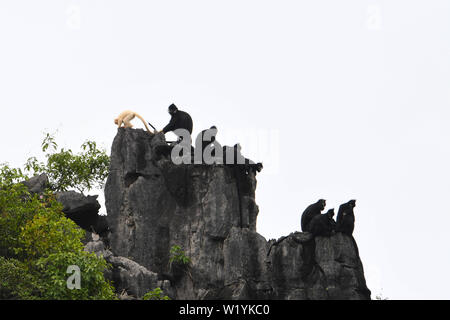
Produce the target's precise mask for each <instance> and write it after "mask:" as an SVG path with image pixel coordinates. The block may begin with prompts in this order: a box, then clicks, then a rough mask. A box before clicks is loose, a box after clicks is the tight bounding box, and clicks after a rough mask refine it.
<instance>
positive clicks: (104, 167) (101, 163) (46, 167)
mask: <svg viewBox="0 0 450 320" xmlns="http://www.w3.org/2000/svg"><path fill="white" fill-rule="evenodd" d="M41 148H42V152H43V153H45V157H46V159H47V161H46V162H45V163H44V162H40V161H38V160H37V158H36V157H31V158H29V159H28V160H27V162H26V163H25V170H26V172H29V173H31V174H32V175H38V174H41V173H46V174H47V176H48V177H49V181H50V185H51V188H52V190H54V191H67V190H68V189H70V188H73V189H77V190H78V191H79V192H83V191H89V190H91V189H93V188H102V187H103V185H104V182H105V180H106V178H107V176H108V168H109V156H108V155H107V154H106V151H105V150H101V149H98V148H97V144H96V143H95V142H94V141H89V140H88V141H86V142H85V143H83V144H82V145H81V149H82V152H80V153H77V154H75V153H73V151H72V150H71V149H67V150H65V149H64V148H61V149H60V150H59V151H57V149H58V144H57V143H56V140H55V137H54V136H53V135H51V134H49V133H46V136H45V138H44V140H43V141H42V144H41Z"/></svg>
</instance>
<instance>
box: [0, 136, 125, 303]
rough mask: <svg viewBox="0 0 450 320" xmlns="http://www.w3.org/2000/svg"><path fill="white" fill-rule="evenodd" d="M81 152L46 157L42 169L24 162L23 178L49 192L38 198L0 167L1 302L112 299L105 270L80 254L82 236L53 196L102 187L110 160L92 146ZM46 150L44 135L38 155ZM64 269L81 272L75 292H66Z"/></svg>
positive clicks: (49, 140) (17, 172) (14, 171)
mask: <svg viewBox="0 0 450 320" xmlns="http://www.w3.org/2000/svg"><path fill="white" fill-rule="evenodd" d="M83 146H84V147H83ZM83 146H82V148H83V150H84V152H83V153H80V154H78V155H74V154H73V153H72V152H71V151H70V150H69V151H64V150H63V149H61V150H60V152H57V153H49V154H47V163H46V164H43V163H39V162H37V160H35V161H34V160H30V159H32V158H30V159H29V160H28V162H27V165H28V166H26V168H25V169H26V170H25V172H31V173H33V174H38V173H43V172H45V173H47V174H48V176H49V177H50V182H51V185H52V187H53V190H47V191H46V192H44V193H43V194H39V195H37V194H30V192H29V191H28V189H27V188H26V187H25V186H24V185H23V184H21V183H18V182H20V181H24V180H26V179H27V175H26V174H25V173H24V171H22V170H21V169H18V168H11V167H9V166H8V165H6V164H3V165H0V299H116V296H115V294H114V287H113V286H112V284H111V283H110V282H109V281H107V280H106V279H105V277H104V274H103V272H104V271H105V269H107V268H109V265H108V264H107V263H106V261H105V260H104V259H103V258H102V257H97V256H96V255H95V254H93V253H88V252H85V251H84V250H83V244H82V242H81V239H82V238H83V237H84V235H85V231H83V230H82V229H81V228H79V227H78V226H77V225H76V224H75V223H74V222H73V221H72V220H70V219H68V218H66V217H65V215H64V213H63V212H62V205H61V203H59V202H57V201H56V198H55V194H54V191H62V190H66V189H67V188H72V187H73V188H77V189H78V190H80V191H81V190H86V189H87V190H89V189H90V188H92V187H93V186H94V185H101V184H102V183H103V181H104V178H105V177H106V175H107V168H108V165H109V158H107V156H106V154H105V153H104V151H99V150H97V148H96V145H95V143H94V142H86V143H85V144H84V145H83ZM49 148H52V149H53V150H56V148H57V144H56V142H54V139H53V137H52V136H50V135H47V137H46V139H44V142H43V145H42V150H43V152H46V151H47V150H48V149H49ZM34 159H35V158H34ZM83 166H84V168H83ZM60 168H64V170H62V169H61V172H58V170H60ZM47 170H48V171H47ZM69 266H77V267H78V268H79V269H80V272H81V287H80V289H72V290H71V289H69V288H68V286H67V279H68V278H69V277H70V274H68V273H67V268H68V267H69Z"/></svg>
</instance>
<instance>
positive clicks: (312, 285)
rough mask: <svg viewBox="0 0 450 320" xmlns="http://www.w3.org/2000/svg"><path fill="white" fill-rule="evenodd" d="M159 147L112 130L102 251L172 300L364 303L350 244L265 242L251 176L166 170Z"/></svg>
mask: <svg viewBox="0 0 450 320" xmlns="http://www.w3.org/2000/svg"><path fill="white" fill-rule="evenodd" d="M165 147H167V145H166V143H165V139H164V135H162V134H158V135H150V134H148V133H147V132H145V131H143V130H134V129H128V128H127V129H124V128H121V129H119V130H118V133H117V135H116V137H115V139H114V142H113V145H112V149H111V167H110V175H109V177H108V180H107V183H106V186H105V199H106V208H107V212H108V215H107V219H108V225H109V227H110V229H111V233H110V235H109V243H110V246H111V250H112V251H113V252H114V254H116V255H118V256H123V257H127V258H129V259H131V260H133V261H135V262H137V263H138V264H140V265H142V266H144V267H145V268H147V269H148V270H151V271H152V272H155V273H157V274H158V277H159V279H169V280H170V281H171V285H172V290H173V291H172V298H175V299H316V298H318V299H334V298H337V299H361V298H369V297H370V294H369V296H368V295H367V294H366V293H367V292H366V290H367V288H366V287H365V282H364V274H363V270H362V265H361V262H360V261H359V257H358V254H357V251H356V248H355V247H354V245H353V240H352V238H351V237H346V236H342V235H335V236H333V237H331V238H323V239H322V238H316V239H315V240H314V239H312V238H311V237H310V236H308V235H307V234H300V235H290V236H289V237H284V240H283V241H279V242H275V241H270V242H267V241H266V239H265V238H264V237H262V236H261V235H259V234H258V233H257V232H256V217H257V215H258V206H257V205H256V202H255V188H256V179H255V176H254V174H253V173H250V174H248V175H246V174H245V173H243V172H240V171H237V170H235V169H234V168H232V167H230V166H224V165H174V164H173V163H172V161H171V160H170V158H169V157H168V156H167V153H166V152H162V150H165ZM174 245H178V246H180V247H181V248H182V249H183V250H184V251H185V253H186V255H187V256H189V257H190V258H191V260H192V263H191V265H190V267H189V269H188V270H185V271H184V272H181V274H180V272H176V270H174V268H173V267H172V268H171V265H170V262H169V259H170V248H171V247H172V246H174ZM151 289H153V288H146V290H147V291H148V290H151ZM144 291H145V290H144ZM361 292H363V293H361ZM364 292H366V293H364Z"/></svg>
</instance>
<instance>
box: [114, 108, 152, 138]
mask: <svg viewBox="0 0 450 320" xmlns="http://www.w3.org/2000/svg"><path fill="white" fill-rule="evenodd" d="M134 117H138V118H139V119H140V120H141V121H142V123H143V124H144V126H145V128H146V129H147V131H148V132H150V133H153V132H152V131H151V130H150V129H149V127H148V126H147V123H146V122H145V120H144V118H142V117H141V116H140V115H139V114H137V113H136V112H134V111H130V110H126V111H124V112H122V113H121V114H119V116H118V117H117V118H116V119H114V123H115V124H117V125H118V126H119V128H120V127H121V126H122V124H123V127H124V128H132V127H133V125H132V124H131V122H130V121H131V120H133V119H134Z"/></svg>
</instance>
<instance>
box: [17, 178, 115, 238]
mask: <svg viewBox="0 0 450 320" xmlns="http://www.w3.org/2000/svg"><path fill="white" fill-rule="evenodd" d="M21 183H22V184H23V185H25V186H26V187H27V188H28V190H29V192H30V193H34V194H42V193H44V192H45V190H46V189H47V188H49V187H50V184H49V181H48V176H47V175H46V174H45V173H43V174H40V175H38V176H34V177H32V178H30V179H28V180H26V181H22V182H21ZM97 197H98V196H85V195H83V194H81V193H78V192H75V191H65V192H58V193H56V200H57V201H59V202H61V204H62V205H63V210H62V211H63V212H64V214H65V215H66V217H67V218H69V219H71V220H72V221H74V222H75V223H76V224H77V225H78V226H79V227H81V228H83V229H84V230H86V232H87V233H86V237H85V239H84V240H83V241H84V242H85V243H86V242H89V241H90V240H91V233H92V232H95V233H97V234H99V235H100V236H103V237H104V236H106V234H107V232H108V224H107V221H106V217H105V216H101V215H99V214H98V212H99V209H100V203H99V202H98V201H97Z"/></svg>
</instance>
